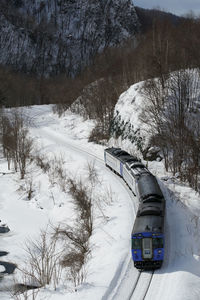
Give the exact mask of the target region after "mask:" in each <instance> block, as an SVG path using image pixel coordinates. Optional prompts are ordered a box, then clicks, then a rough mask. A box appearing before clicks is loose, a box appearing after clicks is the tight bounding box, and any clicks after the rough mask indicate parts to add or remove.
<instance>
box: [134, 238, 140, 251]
mask: <svg viewBox="0 0 200 300" xmlns="http://www.w3.org/2000/svg"><path fill="white" fill-rule="evenodd" d="M141 248H142V239H132V249H141Z"/></svg>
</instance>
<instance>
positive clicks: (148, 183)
mask: <svg viewBox="0 0 200 300" xmlns="http://www.w3.org/2000/svg"><path fill="white" fill-rule="evenodd" d="M137 183H138V193H139V198H140V199H141V200H145V199H147V198H148V197H150V196H155V197H156V198H164V197H163V193H162V191H161V189H160V187H159V184H158V182H157V179H156V177H155V176H153V175H152V174H151V173H146V174H145V175H144V176H141V177H139V178H138V182H137Z"/></svg>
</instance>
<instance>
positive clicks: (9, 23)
mask: <svg viewBox="0 0 200 300" xmlns="http://www.w3.org/2000/svg"><path fill="white" fill-rule="evenodd" d="M139 27H140V26H139V21H138V17H137V14H136V12H135V8H134V5H133V3H132V1H130V0H117V1H116V0H115V1H114V0H102V1H97V0H93V1H89V0H78V1H73V0H70V1H66V0H47V1H42V0H39V1H34V0H24V1H19V0H18V1H17V0H15V1H11V2H10V1H9V3H8V2H7V1H4V0H3V1H2V3H1V8H0V52H1V56H0V63H1V64H4V65H10V66H12V67H14V68H15V69H17V70H21V71H24V72H28V73H36V74H39V75H55V74H59V73H61V72H66V73H68V74H70V75H73V74H76V73H77V72H78V71H80V70H81V69H82V68H83V67H84V66H85V65H87V64H88V63H89V62H90V61H91V59H92V57H94V55H95V54H96V53H98V52H100V51H102V50H103V49H104V48H106V47H109V46H115V45H117V44H119V43H120V42H122V41H123V40H124V39H126V38H128V37H130V36H133V37H134V35H135V34H136V33H137V32H138V31H139Z"/></svg>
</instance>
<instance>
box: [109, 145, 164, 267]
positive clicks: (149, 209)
mask: <svg viewBox="0 0 200 300" xmlns="http://www.w3.org/2000/svg"><path fill="white" fill-rule="evenodd" d="M104 160H105V164H106V166H107V167H108V168H110V169H111V170H112V171H113V172H114V173H116V174H118V175H119V176H120V177H122V178H123V179H124V181H125V182H126V184H127V185H128V187H129V188H130V189H131V191H132V192H133V194H134V196H136V197H137V199H138V202H139V204H138V211H137V215H136V219H135V222H134V225H133V230H132V235H131V239H132V258H133V261H134V266H135V267H136V268H137V269H140V270H147V269H157V268H160V267H161V265H162V262H163V259H164V217H165V199H164V196H163V194H162V191H161V189H160V187H159V184H158V182H157V179H156V177H155V176H153V175H152V174H151V173H150V171H149V170H148V169H147V168H146V167H145V165H144V164H143V163H142V162H141V161H140V160H138V159H137V158H136V157H134V156H132V155H130V154H129V153H127V152H126V151H123V150H121V149H120V148H113V147H112V148H107V149H105V151H104Z"/></svg>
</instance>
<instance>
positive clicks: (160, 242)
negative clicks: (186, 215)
mask: <svg viewBox="0 0 200 300" xmlns="http://www.w3.org/2000/svg"><path fill="white" fill-rule="evenodd" d="M153 247H154V248H155V249H156V248H163V239H162V238H153Z"/></svg>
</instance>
